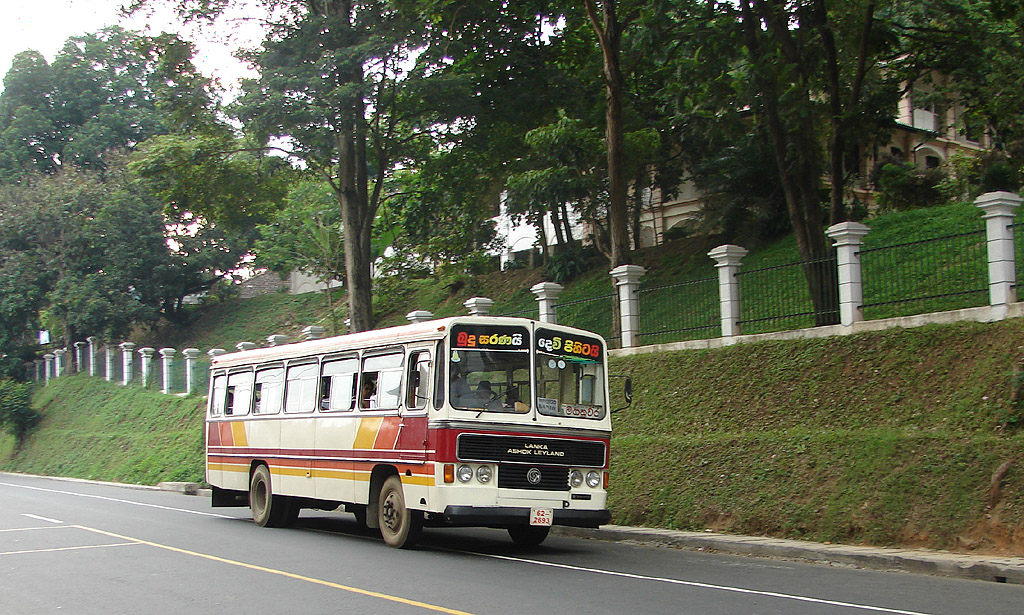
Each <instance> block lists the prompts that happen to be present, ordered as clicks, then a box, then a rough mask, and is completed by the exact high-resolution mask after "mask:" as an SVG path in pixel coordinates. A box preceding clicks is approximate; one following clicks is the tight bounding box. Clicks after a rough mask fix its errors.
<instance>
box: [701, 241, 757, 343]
mask: <svg viewBox="0 0 1024 615" xmlns="http://www.w3.org/2000/svg"><path fill="white" fill-rule="evenodd" d="M747 253H748V250H747V249H746V248H742V247H740V246H736V245H732V244H726V245H724V246H718V247H717V248H715V249H713V250H711V251H710V252H708V256H710V257H711V258H712V259H713V260H714V261H715V267H717V268H718V297H719V306H720V308H721V312H722V337H732V336H734V335H739V334H740V284H739V281H738V280H737V279H736V274H737V273H739V272H740V261H741V260H743V257H744V256H746V255H747Z"/></svg>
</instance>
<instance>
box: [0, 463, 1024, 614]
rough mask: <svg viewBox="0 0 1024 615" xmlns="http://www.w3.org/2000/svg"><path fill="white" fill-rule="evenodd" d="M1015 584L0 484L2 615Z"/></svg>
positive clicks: (934, 601) (660, 607) (473, 605)
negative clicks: (524, 545) (266, 520)
mask: <svg viewBox="0 0 1024 615" xmlns="http://www.w3.org/2000/svg"><path fill="white" fill-rule="evenodd" d="M1022 604H1024V586H1020V585H1006V584H997V583H987V582H982V581H965V580H959V579H946V578H940V577H928V576H919V575H912V574H903V573H881V572H872V571H864V570H854V569H847V568H831V567H828V566H815V565H807V564H800V563H793V562H781V561H772V560H766V559H752V558H742V557H736V556H726V555H716V554H710V553H700V552H690V551H680V550H674V549H664V548H657V547H648V546H640V545H628V544H620V543H609V542H602V541H590V540H583V539H578V538H570V537H560V536H552V537H550V538H549V539H548V541H547V542H545V543H544V545H543V546H542V547H541V548H540V549H537V550H533V551H526V550H522V549H519V548H517V547H515V546H513V545H512V543H511V542H510V541H509V540H508V537H507V535H506V534H505V533H504V532H501V531H497V530H487V529H470V530H465V529H462V530H454V529H427V530H425V531H424V536H423V539H422V541H421V546H420V547H419V548H418V549H416V550H413V551H398V550H395V549H390V548H387V547H386V546H385V545H384V544H383V542H382V541H381V540H380V538H379V537H372V536H367V535H364V534H362V533H360V532H359V531H358V529H357V526H356V524H355V521H354V518H353V517H352V516H351V515H347V514H343V513H330V512H321V511H309V510H305V511H303V512H302V516H301V517H300V519H299V523H298V524H297V526H296V527H295V528H291V529H279V530H273V529H265V528H260V527H257V526H256V525H255V524H253V523H252V522H251V521H250V520H249V517H248V509H212V508H210V506H209V502H208V500H207V499H206V498H201V497H189V496H183V495H180V494H175V493H168V492H161V491H148V490H134V489H124V488H121V487H116V486H111V485H102V484H95V483H83V482H69V481H59V480H53V479H45V478H38V477H28V476H19V475H11V474H0V613H3V614H4V615H34V614H37V613H46V614H53V613H71V614H75V615H79V614H82V615H89V614H92V613H96V614H99V613H102V614H104V615H108V614H111V613H133V614H134V613H140V612H146V613H149V614H152V615H162V614H168V615H170V614H175V615H177V614H180V613H190V614H192V613H211V614H212V613H227V612H245V613H302V614H303V615H316V614H328V613H346V614H349V613H352V614H355V613H359V614H388V615H391V614H398V615H404V614H427V613H449V614H461V613H469V614H473V615H494V614H502V615H504V614H509V613H531V614H533V613H557V614H559V615H562V614H566V615H568V614H581V615H582V614H586V615H594V614H602V613H609V614H621V613H625V614H629V615H643V614H648V613H659V614H660V613H671V614H681V615H682V614H687V615H689V614H693V615H697V614H700V615H714V614H743V615H748V614H758V615H804V614H815V615H819V614H837V615H839V614H842V615H860V614H869V613H899V614H908V615H918V614H922V615H943V614H949V615H954V614H955V615H970V614H986V615H998V614H1002V613H1006V614H1013V615H1020V613H1021V612H1022V606H1021V605H1022Z"/></svg>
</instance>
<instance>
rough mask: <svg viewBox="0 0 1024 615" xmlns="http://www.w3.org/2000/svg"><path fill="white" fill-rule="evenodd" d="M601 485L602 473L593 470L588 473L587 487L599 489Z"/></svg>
mask: <svg viewBox="0 0 1024 615" xmlns="http://www.w3.org/2000/svg"><path fill="white" fill-rule="evenodd" d="M600 485H601V473H600V472H595V471H594V470H591V471H590V472H587V486H588V487H590V488H591V489H597V488H598V487H599V486H600Z"/></svg>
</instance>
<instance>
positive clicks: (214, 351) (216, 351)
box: [206, 348, 227, 359]
mask: <svg viewBox="0 0 1024 615" xmlns="http://www.w3.org/2000/svg"><path fill="white" fill-rule="evenodd" d="M226 353H227V350H224V349H223V348H211V349H209V350H207V351H206V355H207V356H208V357H210V358H211V359H214V358H217V357H219V356H220V355H222V354H226Z"/></svg>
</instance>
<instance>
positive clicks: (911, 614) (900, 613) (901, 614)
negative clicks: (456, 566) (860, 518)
mask: <svg viewBox="0 0 1024 615" xmlns="http://www.w3.org/2000/svg"><path fill="white" fill-rule="evenodd" d="M443 550H445V551H447V550H448V549H443ZM452 551H454V550H452ZM458 553H468V554H470V555H477V556H480V557H488V558H491V559H500V560H506V561H510V562H519V563H523V564H533V565H535V566H546V567H548V568H561V569H563V570H573V571H576V572H587V573H591V574H601V575H607V576H612V577H621V578H624V579H636V580H639V581H656V582H659V583H671V584H673V585H685V586H687V587H699V588H702V589H712V590H716V591H724V592H732V593H736V594H751V595H755V596H765V597H768V598H781V599H784V600H795V601H798V602H809V603H812V604H827V605H830V606H839V607H846V608H850V609H857V610H861V611H873V612H876V613H893V614H895V615H929V614H928V613H923V612H921V611H904V610H901V609H890V608H886V607H881V606H871V605H867V604H856V603H853V602H842V601H839V600H825V599H823V598H811V597H809V596H799V595H796V594H783V593H780V592H770V591H763V590H758V589H746V588H743V587H730V586H728V585H715V584H712V583H701V582H698V581H684V580H681V579H671V578H667V577H652V576H648V575H645V574H633V573H630V572H616V571H614V570H602V569H600V568H586V567H584V566H573V565H572V564H557V563H554V562H545V561H542V560H533V559H526V558H522V557H511V556H507V555H492V554H488V553H473V552H469V551H458Z"/></svg>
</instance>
